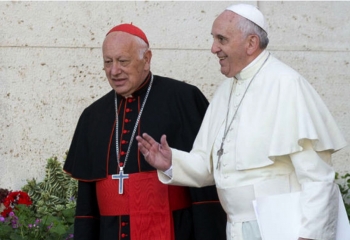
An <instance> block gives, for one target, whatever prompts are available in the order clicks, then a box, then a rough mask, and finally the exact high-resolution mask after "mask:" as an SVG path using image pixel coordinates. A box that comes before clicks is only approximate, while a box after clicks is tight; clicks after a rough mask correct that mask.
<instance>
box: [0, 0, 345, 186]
mask: <svg viewBox="0 0 350 240" xmlns="http://www.w3.org/2000/svg"><path fill="white" fill-rule="evenodd" d="M232 3H233V2H228V1H226V2H224V1H220V2H219V1H203V2H202V1H194V2H191V1H186V2H185V1H173V2H170V1H160V2H156V1H117V2H111V1H108V2H100V1H98V2H90V1H85V2H84V1H79V2H78V1H77V2H70V1H68V2H61V1H58V2H52V1H49V2H44V1H39V2H31V1H26V2H17V1H5V2H4V1H1V2H0V26H1V27H0V116H1V117H0V129H1V130H0V176H1V177H0V188H10V189H12V190H16V189H19V188H20V187H21V186H23V184H25V183H26V179H31V178H37V179H38V180H41V179H42V178H43V177H44V166H45V165H46V159H47V158H49V157H51V156H57V157H58V158H59V159H61V160H62V161H63V157H64V153H65V152H66V151H67V150H68V148H69V145H70V141H71V138H72V135H73V133H74V129H75V126H76V123H77V121H78V118H79V116H80V114H81V112H82V110H83V109H84V108H85V107H86V106H88V105H89V104H90V103H92V102H93V101H95V100H96V99H98V98H99V97H101V96H102V95H104V94H105V93H106V92H107V91H109V90H110V86H109V84H108V82H107V80H106V78H105V75H104V72H103V70H102V67H103V66H102V57H101V44H102V41H103V38H104V35H105V34H106V32H107V31H108V30H109V29H110V28H112V27H113V26H114V25H117V24H120V23H130V22H133V23H134V24H135V25H137V26H139V27H141V28H142V29H143V30H144V31H145V32H146V34H147V36H148V38H149V41H150V45H151V48H152V50H153V58H152V71H153V73H155V74H158V75H164V76H168V77H173V78H176V79H178V80H181V81H186V82H189V83H191V84H195V85H197V86H198V87H199V88H200V89H201V90H202V91H203V92H204V93H205V95H206V96H207V97H208V99H209V100H210V99H211V97H212V95H213V93H214V91H215V89H216V87H217V86H218V84H220V83H221V82H222V80H223V79H224V76H223V75H221V73H220V69H219V64H218V61H217V58H216V56H214V55H212V54H211V53H210V47H211V43H212V37H211V34H210V32H211V25H212V22H213V20H214V18H215V17H216V16H217V15H218V14H219V13H221V12H222V11H223V10H224V8H225V7H227V6H229V5H231V4H232ZM251 3H252V4H255V5H258V7H259V8H260V9H261V11H262V12H263V13H264V14H265V16H266V18H267V20H268V22H269V29H270V31H269V32H270V34H269V36H270V45H269V47H268V50H269V51H270V52H272V53H273V54H274V55H275V56H277V57H279V58H280V59H281V60H282V61H284V62H286V63H288V64H289V65H291V66H292V67H293V68H295V69H296V70H297V71H299V72H300V73H301V74H302V75H303V76H305V77H306V78H307V79H308V80H309V81H310V82H311V84H312V85H313V86H314V87H315V89H316V90H317V91H318V92H319V93H320V95H321V96H322V98H323V99H324V101H325V103H326V104H327V106H328V107H329V108H330V111H331V112H332V114H333V115H334V117H335V119H336V121H337V122H338V123H339V126H340V128H341V130H342V131H343V132H344V135H345V137H346V139H348V140H349V139H350V103H349V101H348V96H349V91H350V85H349V78H350V67H349V62H350V54H349V47H350V45H349V39H350V15H349V10H350V2H331V1H329V2H314V1H311V2H306V1H304V2H293V1H287V2H276V1H268V2H261V1H258V2H256V1H255V2H251ZM349 154H350V147H347V148H345V149H343V150H342V151H340V152H338V153H336V154H335V155H334V166H335V168H336V170H337V171H338V172H340V173H345V172H347V171H350V156H349Z"/></svg>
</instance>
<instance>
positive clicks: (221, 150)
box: [216, 141, 224, 169]
mask: <svg viewBox="0 0 350 240" xmlns="http://www.w3.org/2000/svg"><path fill="white" fill-rule="evenodd" d="M222 154H224V141H222V142H221V146H220V149H219V150H218V151H217V155H218V157H219V158H218V164H217V165H216V169H219V167H220V159H221V156H222Z"/></svg>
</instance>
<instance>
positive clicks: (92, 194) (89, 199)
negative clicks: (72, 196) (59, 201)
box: [74, 181, 100, 240]
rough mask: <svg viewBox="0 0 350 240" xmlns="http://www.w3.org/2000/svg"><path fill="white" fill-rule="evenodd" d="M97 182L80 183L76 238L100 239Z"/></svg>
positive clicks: (75, 227) (75, 239)
mask: <svg viewBox="0 0 350 240" xmlns="http://www.w3.org/2000/svg"><path fill="white" fill-rule="evenodd" d="M95 185H96V184H95V182H82V181H79V183H78V198H77V208H76V214H75V221H74V240H96V239H99V228H100V227H99V225H100V221H99V211H98V205H97V199H96V190H95V189H96V188H95Z"/></svg>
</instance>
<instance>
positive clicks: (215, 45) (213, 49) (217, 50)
mask: <svg viewBox="0 0 350 240" xmlns="http://www.w3.org/2000/svg"><path fill="white" fill-rule="evenodd" d="M219 51H220V48H219V47H218V46H217V44H216V43H215V41H213V44H212V45H211V52H212V53H214V54H216V53H218V52H219Z"/></svg>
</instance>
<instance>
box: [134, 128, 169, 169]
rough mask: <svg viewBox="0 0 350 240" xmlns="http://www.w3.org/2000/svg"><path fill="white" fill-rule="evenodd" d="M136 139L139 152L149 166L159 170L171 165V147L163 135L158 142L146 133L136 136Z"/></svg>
mask: <svg viewBox="0 0 350 240" xmlns="http://www.w3.org/2000/svg"><path fill="white" fill-rule="evenodd" d="M136 140H137V141H138V144H137V145H138V147H139V150H140V152H141V153H142V154H143V156H144V157H145V159H146V161H147V162H148V163H149V164H150V165H151V166H153V167H154V168H156V169H158V170H161V171H166V170H168V169H169V168H170V167H171V164H172V163H171V149H170V147H169V145H168V142H167V140H166V136H165V135H163V136H162V137H161V138H160V144H159V143H158V142H156V141H155V140H154V139H153V138H152V137H151V136H150V135H148V134H147V133H143V134H142V136H137V137H136Z"/></svg>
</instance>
